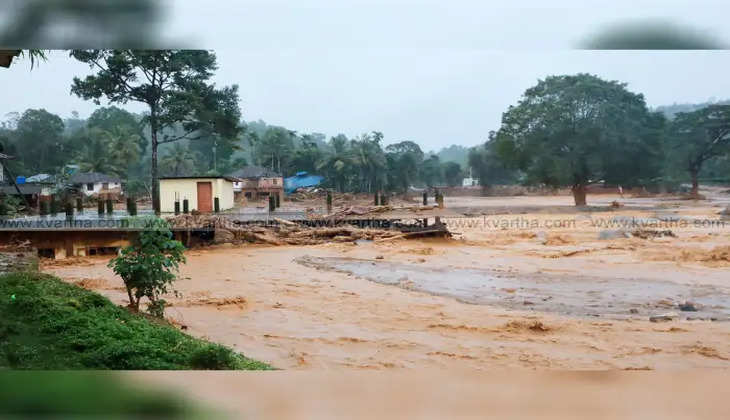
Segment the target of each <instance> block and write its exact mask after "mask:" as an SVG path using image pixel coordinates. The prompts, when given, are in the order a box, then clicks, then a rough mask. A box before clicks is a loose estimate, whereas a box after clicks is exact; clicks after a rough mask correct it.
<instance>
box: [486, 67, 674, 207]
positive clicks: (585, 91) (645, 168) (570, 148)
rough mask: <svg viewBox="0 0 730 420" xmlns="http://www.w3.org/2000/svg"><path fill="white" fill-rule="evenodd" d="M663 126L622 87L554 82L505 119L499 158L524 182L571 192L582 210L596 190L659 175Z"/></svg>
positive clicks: (593, 81) (571, 79)
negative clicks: (589, 189) (588, 191)
mask: <svg viewBox="0 0 730 420" xmlns="http://www.w3.org/2000/svg"><path fill="white" fill-rule="evenodd" d="M663 123H664V119H663V116H662V115H661V114H659V113H652V112H650V111H649V110H648V108H647V106H646V103H645V102H644V97H643V96H642V95H639V94H635V93H633V92H630V91H628V90H627V89H626V85H625V84H623V83H619V82H614V81H611V82H609V81H605V80H602V79H600V78H598V77H596V76H593V75H589V74H578V75H575V76H551V77H548V78H546V79H545V80H541V81H540V82H539V83H538V84H537V85H536V86H534V87H532V88H530V89H528V90H527V91H526V92H525V94H524V95H523V97H522V99H521V100H520V101H519V103H518V104H517V105H516V106H511V107H510V108H509V109H508V110H507V112H505V114H504V115H503V117H502V126H501V128H500V130H499V131H498V132H497V134H496V141H497V150H498V153H499V157H500V158H501V159H502V160H503V161H505V162H507V163H510V164H512V165H513V166H515V167H517V168H519V169H521V170H523V171H524V172H525V173H526V176H527V182H529V183H533V184H537V183H542V184H546V185H551V186H570V187H571V188H572V190H573V196H574V198H575V204H576V205H585V204H586V198H585V188H586V186H587V184H589V183H591V182H598V181H606V182H607V183H611V184H618V185H622V184H623V185H631V186H633V185H641V184H645V183H647V182H651V181H652V179H654V178H657V177H658V176H659V175H660V174H661V161H662V151H663V147H662V136H661V133H662V129H663Z"/></svg>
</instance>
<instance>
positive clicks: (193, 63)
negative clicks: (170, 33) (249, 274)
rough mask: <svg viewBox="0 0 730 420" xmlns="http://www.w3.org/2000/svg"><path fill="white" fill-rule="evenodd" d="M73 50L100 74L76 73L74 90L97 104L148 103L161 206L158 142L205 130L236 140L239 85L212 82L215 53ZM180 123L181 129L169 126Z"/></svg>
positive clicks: (155, 200) (156, 201)
mask: <svg viewBox="0 0 730 420" xmlns="http://www.w3.org/2000/svg"><path fill="white" fill-rule="evenodd" d="M71 56H72V57H74V58H76V59H77V60H79V61H81V62H83V63H86V64H88V65H89V66H90V67H91V68H92V69H94V70H96V74H94V75H91V76H87V77H86V78H85V79H83V80H81V79H79V78H78V77H77V78H74V81H73V85H72V87H71V92H72V93H74V94H76V95H78V96H79V97H82V98H84V99H87V100H88V99H92V100H94V102H96V103H97V104H98V103H99V100H100V99H101V98H102V97H106V98H107V99H108V100H109V102H111V103H118V104H124V103H127V102H129V101H135V102H141V103H144V104H146V105H147V106H148V108H149V114H148V115H147V116H146V118H145V123H146V124H147V125H149V128H150V137H151V148H152V156H151V159H152V160H151V172H152V204H153V208H154V210H155V212H156V213H159V211H160V187H159V176H158V166H157V158H158V147H159V146H160V145H161V144H165V143H172V142H175V141H179V140H182V139H191V140H194V139H197V138H200V135H201V133H206V134H210V133H215V134H219V135H220V136H221V138H222V139H223V140H226V141H233V139H235V138H236V137H237V136H238V134H239V131H240V125H239V121H240V116H241V115H240V114H241V113H240V109H239V106H238V86H235V85H234V86H232V87H225V88H223V89H216V88H215V86H214V85H213V84H211V83H210V78H211V77H212V76H213V72H214V71H215V70H216V69H217V64H216V57H215V54H213V53H212V52H209V51H197V50H154V51H151V50H146V51H138V50H75V51H73V52H71ZM173 126H178V127H181V128H182V130H183V133H182V134H166V132H165V129H166V128H170V127H173Z"/></svg>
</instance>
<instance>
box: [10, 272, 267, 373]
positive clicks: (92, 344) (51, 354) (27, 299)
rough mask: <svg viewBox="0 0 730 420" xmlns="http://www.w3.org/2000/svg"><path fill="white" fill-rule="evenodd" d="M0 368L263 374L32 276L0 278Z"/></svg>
mask: <svg viewBox="0 0 730 420" xmlns="http://www.w3.org/2000/svg"><path fill="white" fill-rule="evenodd" d="M0 314H2V316H1V317H0V369H2V368H12V369H59V370H67V369H120V370H149V369H155V370H170V369H230V370H234V369H235V370H261V369H270V367H269V366H268V365H266V364H264V363H261V362H257V361H255V360H251V359H248V358H246V357H244V356H242V355H240V354H238V353H235V352H233V351H232V350H231V349H229V348H227V347H224V346H220V345H217V344H211V343H209V342H206V341H203V340H199V339H196V338H193V337H190V336H188V335H186V334H183V333H182V332H180V331H179V330H177V329H176V328H174V327H172V326H170V325H167V324H165V323H163V322H158V321H155V320H151V319H148V318H146V317H144V316H142V315H137V314H132V313H130V312H129V311H127V310H126V309H123V308H120V307H118V306H116V305H114V304H112V303H111V302H110V301H109V300H108V299H106V298H105V297H103V296H101V295H99V294H97V293H94V292H90V291H88V290H85V289H82V288H80V287H77V286H73V285H70V284H67V283H64V282H62V281H61V280H59V279H58V278H56V277H53V276H49V275H45V274H39V273H12V274H6V275H2V276H0Z"/></svg>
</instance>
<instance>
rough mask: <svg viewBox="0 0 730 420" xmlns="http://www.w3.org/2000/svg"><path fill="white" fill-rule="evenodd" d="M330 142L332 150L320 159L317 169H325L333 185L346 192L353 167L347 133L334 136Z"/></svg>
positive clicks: (328, 179) (327, 177)
mask: <svg viewBox="0 0 730 420" xmlns="http://www.w3.org/2000/svg"><path fill="white" fill-rule="evenodd" d="M329 144H330V148H331V149H332V151H331V152H330V153H329V154H327V155H326V156H325V157H324V158H323V159H321V160H320V161H319V163H318V164H317V169H318V170H319V171H324V174H325V176H326V179H327V181H328V182H329V183H330V185H331V186H333V187H334V188H335V189H337V191H340V192H344V191H345V188H347V182H348V175H349V171H350V170H351V169H352V167H353V156H352V154H351V151H350V149H349V147H348V145H349V142H348V139H347V137H346V136H345V135H343V134H339V135H337V136H335V137H332V138H331V139H330V142H329Z"/></svg>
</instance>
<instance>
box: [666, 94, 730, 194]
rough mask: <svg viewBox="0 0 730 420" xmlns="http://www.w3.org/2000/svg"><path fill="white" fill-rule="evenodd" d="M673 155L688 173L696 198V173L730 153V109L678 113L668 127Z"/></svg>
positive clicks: (697, 180)
mask: <svg viewBox="0 0 730 420" xmlns="http://www.w3.org/2000/svg"><path fill="white" fill-rule="evenodd" d="M669 132H670V142H671V145H672V147H671V148H672V149H673V150H672V155H673V156H676V158H677V159H678V160H679V162H680V164H681V165H682V166H684V167H685V168H686V170H687V171H688V172H689V176H690V179H691V181H692V194H693V195H695V196H696V195H698V191H699V173H700V171H701V170H702V168H703V166H704V165H705V163H706V162H708V161H709V160H711V159H713V158H715V157H718V156H722V155H727V154H728V153H730V105H711V106H708V107H707V108H702V109H700V110H698V111H694V112H687V113H679V114H677V115H676V116H675V118H674V120H673V121H672V123H671V124H670V126H669Z"/></svg>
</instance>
